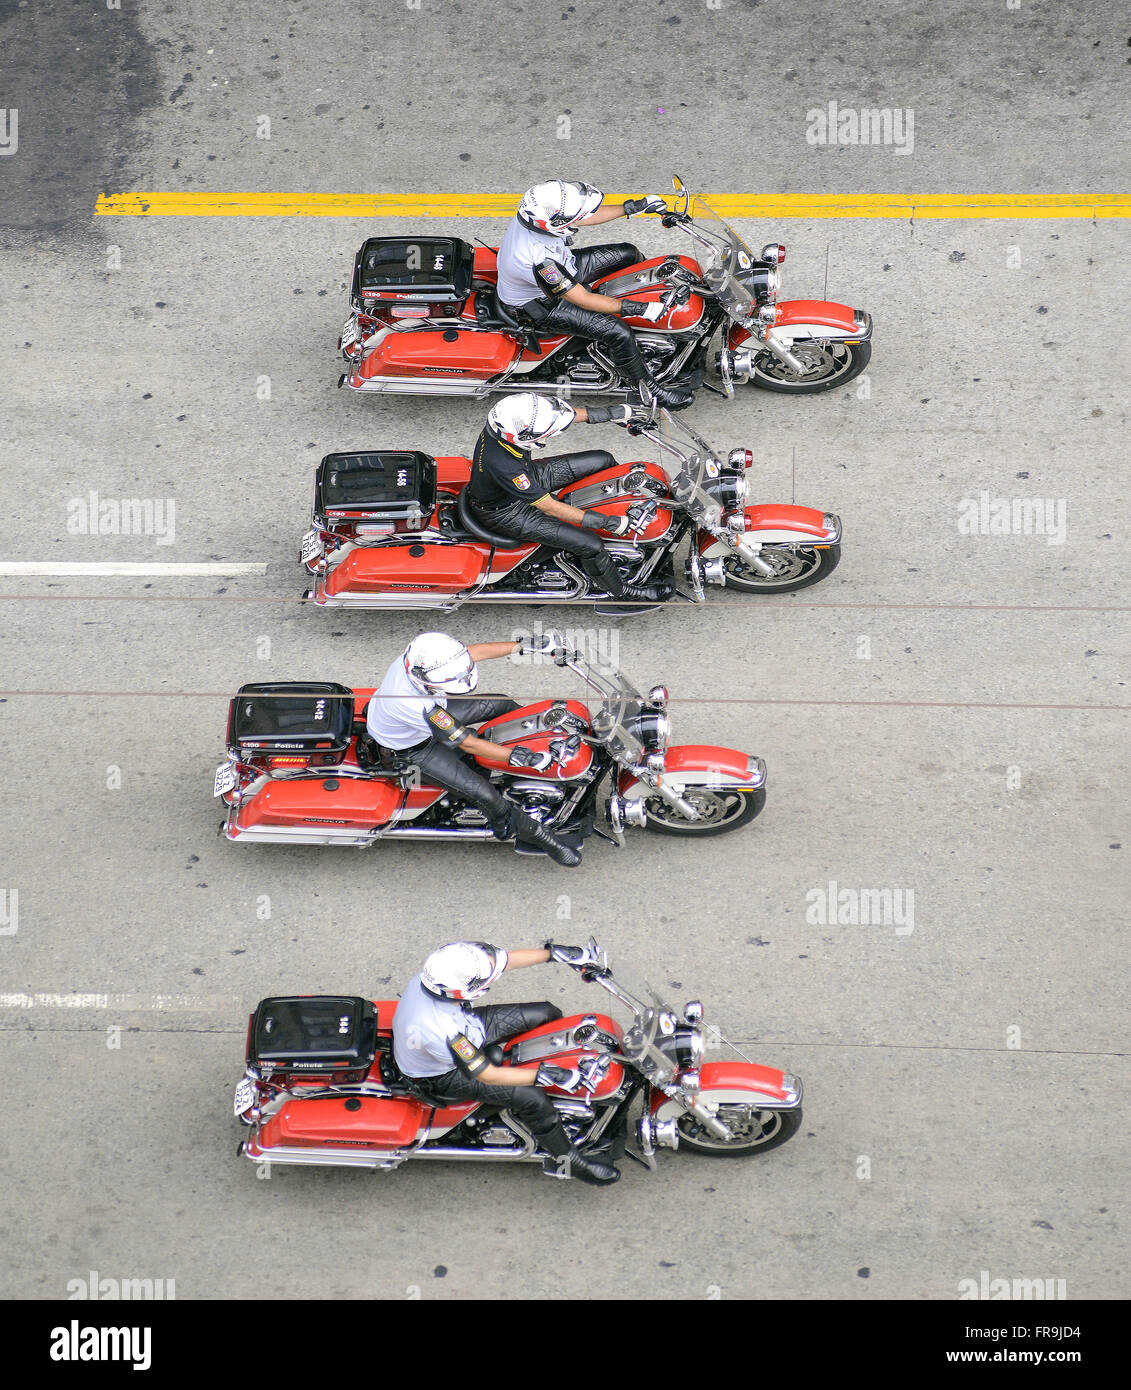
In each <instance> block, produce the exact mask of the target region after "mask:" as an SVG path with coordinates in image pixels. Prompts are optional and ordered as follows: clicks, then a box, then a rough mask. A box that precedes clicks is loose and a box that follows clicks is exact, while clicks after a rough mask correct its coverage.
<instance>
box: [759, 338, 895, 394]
mask: <svg viewBox="0 0 1131 1390" xmlns="http://www.w3.org/2000/svg"><path fill="white" fill-rule="evenodd" d="M790 351H791V352H792V353H793V355H794V356H795V357H799V358H800V359H801V361H802V362H804V363H805V367H806V371H805V375H804V376H800V377H799V376H798V375H797V374H796V373H795V372H792V371H790V369H789V368H788V367H787V366H786V365H785V363H784V362H782V361H781V360H780V359H779V358H777V357H775V356H774V354H773V353H772V352H770V351H769V350H768V349H764V350H763V351H761V352H758V353H755V355H754V365H753V369H752V370H751V373H750V385H751V386H757V387H758V388H759V389H760V390H762V391H782V392H785V393H787V394H789V395H794V396H815V395H816V394H817V393H818V392H819V391H832V390H834V389H835V388H836V387H838V386H844V385H845V384H846V383H848V382H850V381H851V380H852V378H853V377H856V376H859V375H860V373H861V372H862V371H863V370H864V368H865V367H866V366H867V365H868V362H869V360H870V359H871V356H872V344H871V343H846V342H843V341H842V340H839V339H833V340H830V341H826V342H823V343H821V342H815V341H809V342H803V343H794V344H793V346H792V348H791V349H790Z"/></svg>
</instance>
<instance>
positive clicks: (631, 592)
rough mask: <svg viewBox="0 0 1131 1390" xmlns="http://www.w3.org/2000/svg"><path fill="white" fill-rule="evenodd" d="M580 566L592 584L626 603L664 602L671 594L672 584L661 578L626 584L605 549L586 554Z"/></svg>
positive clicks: (611, 596)
mask: <svg viewBox="0 0 1131 1390" xmlns="http://www.w3.org/2000/svg"><path fill="white" fill-rule="evenodd" d="M581 566H582V568H583V569H584V571H585V573H586V574H587V575H588V576H589V578H590V579H591V580H592V581H593V583H594V585H595V586H596V587H597V588H599V589H604V591H605V592H606V593H607V594H608V595H609V596H610V598H615V599H623V600H624V601H625V602H626V603H666V602H667V601H668V599H670V598H671V596H672V592H673V588H674V585H673V584H672V583H665V582H664V581H663V580H650V581H649V582H648V583H647V584H626V583H625V582H624V577H623V576H622V574H621V572H620V570H619V569H618V568H617V565H616V563H615V562H614V560H613V557H612V556H611V555H610V554H609V552H608V551H607V550H602V551H601V553H600V555H592V556H586V557H585V558H584V559H583V560H582V562H581ZM627 611H629V612H631V611H633V610H631V609H629V610H627Z"/></svg>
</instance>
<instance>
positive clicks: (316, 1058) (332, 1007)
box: [247, 995, 377, 1082]
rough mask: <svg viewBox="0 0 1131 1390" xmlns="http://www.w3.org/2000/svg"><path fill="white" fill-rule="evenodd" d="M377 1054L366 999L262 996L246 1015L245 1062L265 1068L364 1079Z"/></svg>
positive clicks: (372, 1016)
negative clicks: (247, 1020) (247, 1018)
mask: <svg viewBox="0 0 1131 1390" xmlns="http://www.w3.org/2000/svg"><path fill="white" fill-rule="evenodd" d="M376 1055H377V1011H376V1009H375V1008H374V1007H373V1004H372V1003H371V1001H370V1000H368V999H358V998H351V997H348V996H338V995H292V996H288V997H285V998H272V999H263V1000H261V1001H260V1003H259V1005H258V1007H257V1008H256V1010H255V1013H254V1014H253V1015H252V1017H251V1027H250V1028H249V1029H248V1038H247V1060H248V1064H249V1065H250V1066H253V1067H259V1068H260V1069H261V1070H262V1071H264V1072H268V1071H270V1072H284V1073H288V1074H290V1073H293V1074H295V1075H301V1074H303V1073H313V1074H317V1075H319V1076H321V1075H326V1074H332V1075H333V1076H334V1078H335V1080H337V1081H350V1082H358V1081H364V1080H365V1076H366V1073H367V1072H368V1071H369V1068H370V1067H371V1066H372V1065H373V1059H374V1057H375V1056H376Z"/></svg>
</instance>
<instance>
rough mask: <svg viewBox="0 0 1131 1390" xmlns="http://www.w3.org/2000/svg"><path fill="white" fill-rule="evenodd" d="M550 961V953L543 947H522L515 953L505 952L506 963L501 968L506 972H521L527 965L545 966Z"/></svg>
mask: <svg viewBox="0 0 1131 1390" xmlns="http://www.w3.org/2000/svg"><path fill="white" fill-rule="evenodd" d="M549 959H550V952H549V950H548V948H547V947H545V946H538V947H534V946H523V947H522V948H521V949H520V950H517V951H508V952H507V963H506V965H504V966H503V969H504V971H506V970H521V969H523V967H524V966H527V965H546V964H547V963H548V962H549Z"/></svg>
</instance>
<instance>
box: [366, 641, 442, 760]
mask: <svg viewBox="0 0 1131 1390" xmlns="http://www.w3.org/2000/svg"><path fill="white" fill-rule="evenodd" d="M377 696H380V697H381V698H380V699H377V698H376V697H377ZM447 704H448V702H447V700H446V699H444V698H443V697H442V696H438V695H422V694H421V693H420V691H419V690H418V689H417V687H416V686H415V685H413V683H412V681H411V680H410V679H409V674H408V672H407V671H406V670H405V668H404V657H403V656H398V657H397V659H396V661H394V662H393V664H392V665H391V666H390V667H389V669H388V670H387V671H386V672H385V678H384V680H382V682H381V684H380V686H379V687H378V689H377V691H376V692H375V696H374V698H373V699H372V700H370V701H369V709H368V710H367V712H366V715H365V727H366V729H367V730H368V731H369V737H370V738H372V739H375V740H376V741H377V742H378V743H379V744H380V745H381V746H382V748H412V747H414V746H415V745H416V744H418V743H423V742H424V740H425V739H427V738H431V736H432V726H431V725H430V724H429V723H428V711H429V710H432V709H435V708H436V706H437V705H439V706H440V708H441V709H446V708H447Z"/></svg>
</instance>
